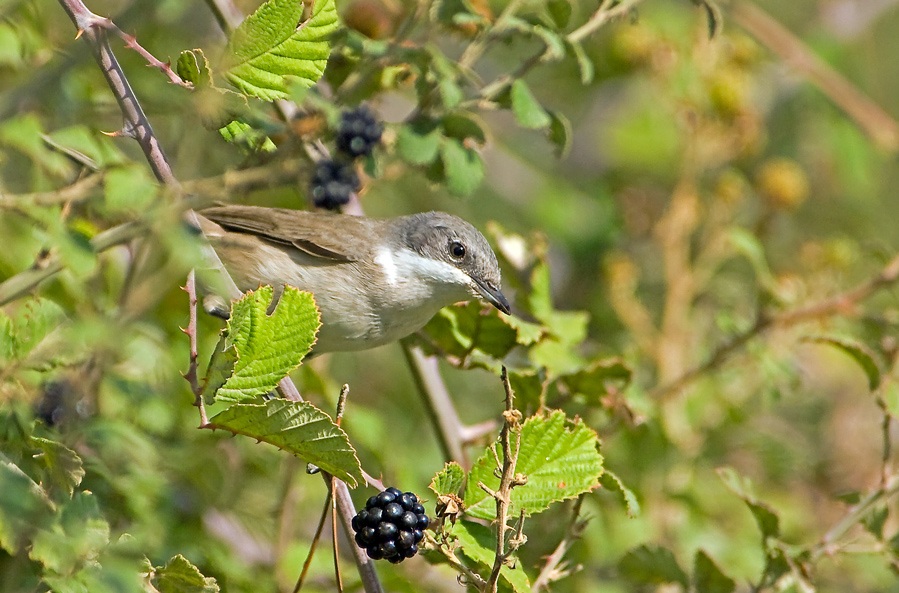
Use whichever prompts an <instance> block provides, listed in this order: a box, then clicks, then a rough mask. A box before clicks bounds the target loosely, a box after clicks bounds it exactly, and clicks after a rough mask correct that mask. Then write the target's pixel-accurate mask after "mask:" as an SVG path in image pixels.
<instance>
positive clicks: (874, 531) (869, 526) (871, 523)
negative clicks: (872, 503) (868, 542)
mask: <svg viewBox="0 0 899 593" xmlns="http://www.w3.org/2000/svg"><path fill="white" fill-rule="evenodd" d="M889 516H890V509H889V508H887V507H886V506H883V505H880V506H878V507H875V508H874V509H873V510H872V511H871V512H870V513H868V514H867V515H865V516H864V518H863V519H862V525H864V527H865V530H866V531H867V532H868V533H870V534H871V535H873V536H874V537H876V538H877V539H879V540H883V527H884V525H886V522H887V519H888V518H889Z"/></svg>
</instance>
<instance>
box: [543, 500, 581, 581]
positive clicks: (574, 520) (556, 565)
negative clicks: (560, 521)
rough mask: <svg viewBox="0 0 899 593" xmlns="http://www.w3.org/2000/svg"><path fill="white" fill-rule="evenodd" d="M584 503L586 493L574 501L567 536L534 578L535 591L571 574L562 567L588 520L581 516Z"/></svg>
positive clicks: (566, 531)
mask: <svg viewBox="0 0 899 593" xmlns="http://www.w3.org/2000/svg"><path fill="white" fill-rule="evenodd" d="M583 503H584V495H581V496H579V497H578V498H577V500H575V501H574V507H573V508H572V509H571V520H570V521H569V522H568V528H567V529H566V530H565V537H563V538H562V541H560V542H559V545H558V546H556V549H555V550H553V553H552V554H550V555H549V557H548V558H547V559H546V563H545V564H544V565H543V568H542V569H540V574H538V575H537V578H536V579H534V582H533V584H532V585H531V591H533V593H539V592H540V591H541V590H542V589H546V588H547V587H548V586H549V585H550V584H551V583H553V582H555V581H557V580H559V579H560V578H562V577H564V576H567V575H568V574H569V570H568V569H564V568H562V564H563V560H564V559H565V554H567V553H568V550H570V549H571V546H573V545H574V542H575V541H577V540H578V539H580V537H581V534H582V533H583V531H584V528H585V527H586V526H587V521H586V520H583V519H581V518H580V515H581V505H582V504H583Z"/></svg>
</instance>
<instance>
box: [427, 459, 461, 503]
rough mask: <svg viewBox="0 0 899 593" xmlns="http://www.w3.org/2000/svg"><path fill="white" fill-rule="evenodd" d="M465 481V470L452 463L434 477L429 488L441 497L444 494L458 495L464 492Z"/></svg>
mask: <svg viewBox="0 0 899 593" xmlns="http://www.w3.org/2000/svg"><path fill="white" fill-rule="evenodd" d="M464 481H465V470H464V469H462V466H461V465H459V464H458V463H456V462H455V461H450V462H449V463H447V464H446V465H444V466H443V469H441V470H440V471H439V472H437V473H436V474H435V475H434V479H432V480H431V484H430V485H429V486H428V488H430V489H431V491H432V492H434V494H436V495H438V496H440V495H443V494H458V493H459V491H460V490H462V484H463V482H464Z"/></svg>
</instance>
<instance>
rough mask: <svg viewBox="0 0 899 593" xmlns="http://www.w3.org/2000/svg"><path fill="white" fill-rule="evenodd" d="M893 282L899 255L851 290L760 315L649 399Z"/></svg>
mask: <svg viewBox="0 0 899 593" xmlns="http://www.w3.org/2000/svg"><path fill="white" fill-rule="evenodd" d="M897 280H899V255H896V256H894V257H893V259H891V260H890V261H889V263H887V265H886V266H884V267H883V268H882V269H881V270H880V272H878V273H877V274H876V275H875V276H873V277H872V278H869V279H868V280H866V281H864V282H862V283H861V284H859V285H858V286H856V287H855V288H852V289H849V290H847V291H845V292H842V293H840V294H837V295H834V296H832V297H829V298H826V299H824V300H822V301H820V302H817V303H813V304H811V305H807V306H805V307H799V308H797V309H794V310H792V311H787V312H784V313H781V314H779V315H771V316H765V315H761V316H760V317H759V318H758V320H757V321H756V322H755V323H754V324H753V325H752V327H750V328H749V329H748V330H746V331H744V332H743V333H741V334H738V335H737V336H735V337H734V338H732V339H731V341H730V342H728V343H727V344H724V345H723V346H720V347H719V348H718V349H717V350H715V351H714V352H713V353H712V354H711V356H709V358H708V359H707V360H706V361H705V362H703V363H702V364H700V365H698V366H695V367H693V368H692V369H690V370H688V371H686V372H685V373H683V374H682V375H680V376H679V377H678V378H676V379H674V380H673V381H671V382H670V383H668V384H666V385H662V386H660V387H658V388H656V389H654V390H653V391H652V392H651V395H652V396H653V397H654V398H666V397H669V396H671V395H672V394H674V393H677V392H679V391H680V390H681V389H683V388H684V387H686V386H687V385H689V384H690V383H692V382H693V381H695V380H696V379H698V378H699V377H701V376H702V375H704V374H705V373H707V372H709V371H711V370H712V369H715V368H717V367H718V366H720V365H721V364H722V363H723V362H724V361H725V360H727V359H728V358H729V357H730V356H731V355H732V354H733V353H735V352H736V351H737V350H739V349H740V348H742V347H743V346H744V345H745V344H746V343H747V342H749V341H750V340H752V339H753V338H755V337H756V336H758V335H760V334H762V333H764V332H766V331H768V330H769V329H772V328H775V327H777V328H784V327H790V326H793V325H797V324H799V323H803V322H806V321H811V320H814V319H821V318H824V317H828V316H830V315H834V314H837V313H846V314H848V313H851V312H852V311H853V309H855V308H856V307H857V306H858V305H859V304H860V303H861V302H862V301H864V300H865V299H867V298H868V297H870V296H871V295H873V294H874V293H876V292H877V291H879V290H881V289H883V288H886V287H888V286H890V285H892V284H894V283H896V281H897Z"/></svg>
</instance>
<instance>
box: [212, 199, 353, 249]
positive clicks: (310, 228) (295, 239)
mask: <svg viewBox="0 0 899 593" xmlns="http://www.w3.org/2000/svg"><path fill="white" fill-rule="evenodd" d="M200 214H202V215H203V216H205V217H206V218H208V219H209V220H211V221H213V222H215V223H217V224H219V225H220V226H222V227H223V228H225V229H226V230H229V231H234V232H238V233H248V234H251V235H256V236H259V237H262V238H264V239H267V240H269V241H272V242H274V243H281V244H284V245H290V246H293V247H295V248H297V249H299V250H300V251H302V252H304V253H307V254H309V255H311V256H313V257H320V258H324V259H330V260H333V261H340V262H348V261H354V260H355V259H356V258H355V257H353V256H351V255H349V250H348V247H349V246H350V245H351V244H352V242H353V241H352V239H351V238H349V237H346V236H341V235H340V234H337V233H333V232H327V230H326V229H328V226H329V220H328V219H331V218H336V217H340V218H342V219H344V220H345V221H344V222H343V223H342V224H343V225H347V224H352V225H357V226H361V225H365V224H367V221H366V219H361V218H359V219H358V220H353V219H356V218H358V217H343V216H341V215H338V214H328V213H323V212H308V211H305V210H288V209H286V208H262V207H259V206H234V205H232V206H215V207H212V208H206V209H203V210H201V211H200ZM347 219H349V220H347ZM351 235H352V236H353V237H359V236H360V235H361V236H363V237H364V236H365V235H366V233H364V232H363V233H351Z"/></svg>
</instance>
